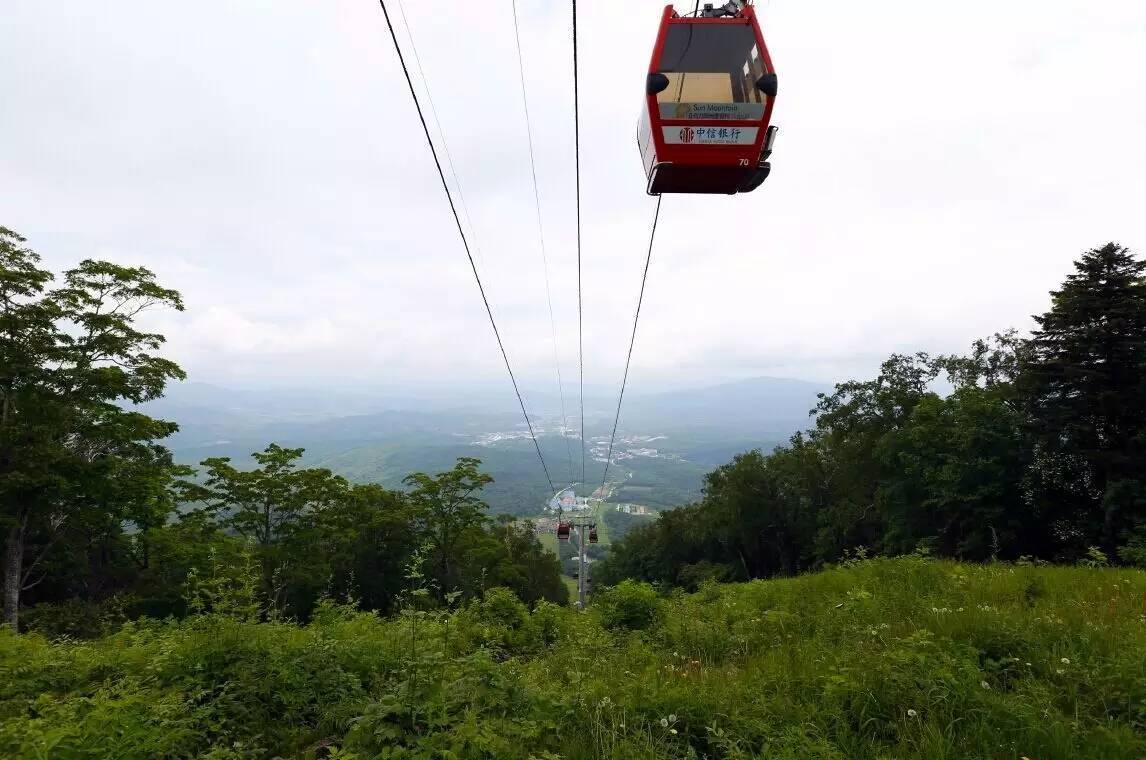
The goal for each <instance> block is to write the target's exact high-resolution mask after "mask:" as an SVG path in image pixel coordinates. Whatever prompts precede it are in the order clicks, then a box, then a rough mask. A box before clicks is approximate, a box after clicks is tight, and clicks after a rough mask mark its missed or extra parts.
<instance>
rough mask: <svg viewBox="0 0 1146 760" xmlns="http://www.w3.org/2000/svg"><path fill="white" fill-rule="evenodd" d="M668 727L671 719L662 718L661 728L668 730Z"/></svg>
mask: <svg viewBox="0 0 1146 760" xmlns="http://www.w3.org/2000/svg"><path fill="white" fill-rule="evenodd" d="M668 727H669V719H668V718H661V728H668Z"/></svg>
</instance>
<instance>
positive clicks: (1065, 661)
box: [1059, 657, 1070, 665]
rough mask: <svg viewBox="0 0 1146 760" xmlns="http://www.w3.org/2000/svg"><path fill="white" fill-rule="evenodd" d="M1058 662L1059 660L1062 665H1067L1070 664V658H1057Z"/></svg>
mask: <svg viewBox="0 0 1146 760" xmlns="http://www.w3.org/2000/svg"><path fill="white" fill-rule="evenodd" d="M1059 662H1061V663H1062V664H1063V665H1069V664H1070V660H1068V659H1067V658H1065V657H1063V658H1062V659H1061V660H1059Z"/></svg>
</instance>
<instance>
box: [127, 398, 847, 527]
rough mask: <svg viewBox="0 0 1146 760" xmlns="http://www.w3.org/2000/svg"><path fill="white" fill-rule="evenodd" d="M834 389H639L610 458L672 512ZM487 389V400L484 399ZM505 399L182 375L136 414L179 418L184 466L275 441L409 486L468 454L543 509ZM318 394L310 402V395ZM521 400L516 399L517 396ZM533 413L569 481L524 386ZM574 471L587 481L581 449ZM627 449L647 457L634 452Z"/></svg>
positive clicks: (595, 414)
mask: <svg viewBox="0 0 1146 760" xmlns="http://www.w3.org/2000/svg"><path fill="white" fill-rule="evenodd" d="M827 390H830V387H829V386H826V385H821V384H817V383H808V382H803V381H797V380H784V379H778V378H769V377H760V378H752V379H748V380H742V381H738V382H736V383H728V384H721V385H716V386H708V387H700V388H690V389H687V390H678V391H674V392H672V393H660V394H641V393H634V394H633V395H632V398H631V399H629V400H627V401H626V407H625V413H624V415H623V418H622V424H621V426H620V428H619V431H618V434H619V439H620V440H619V441H618V443H617V446H616V452H615V455H616V456H617V457H618V458H619V461H620V462H622V463H623V465H624V469H623V470H618V475H619V476H620V475H625V474H628V473H632V476H633V478H634V479H635V481H634V482H639V483H641V484H642V486H643V487H646V488H651V489H653V494H654V498H653V500H652V501H651V502H650V506H654V507H658V508H660V507H672V506H680V505H683V504H686V503H688V502H689V501H692V500H693V499H695V498H696V496H697V495H698V494H699V492H700V490H701V487H702V484H703V476H704V474H705V473H706V472H708V470H710V469H711V468H712V467H715V466H717V465H719V464H722V463H724V462H726V461H728V460H729V459H730V458H731V457H732V456H733V455H735V454H736V453H738V452H741V451H745V450H748V449H752V448H756V447H761V448H765V449H770V448H771V447H773V446H775V445H776V444H778V443H781V442H783V441H784V440H786V439H787V438H788V436H790V435H791V434H792V433H794V432H795V431H797V430H800V429H802V428H803V427H805V426H806V425H807V424H808V419H809V418H808V410H810V409H811V408H812V406H813V405H814V404H815V402H816V395H817V393H820V392H823V391H827ZM477 395H478V396H479V397H480V396H481V394H477ZM505 395H506V394H505V393H504V392H503V393H501V394H499V396H498V398H499V400H498V401H497V402H493V401H491V402H490V403H489V404H487V405H486V404H483V405H476V406H475V403H474V400H473V397H472V396H473V394H471V393H470V392H469V391H468V390H467V389H465V388H462V387H459V388H458V389H457V390H456V391H455V393H454V394H453V395H452V396H449V395H446V396H440V395H439V396H433V397H421V398H419V397H415V396H411V395H403V394H399V393H395V392H378V393H375V394H369V393H365V392H363V391H345V392H343V391H336V390H330V389H327V390H325V391H323V392H317V391H310V392H308V391H303V390H295V391H290V390H274V389H268V390H265V391H259V392H255V391H249V390H243V389H232V388H226V387H220V386H213V385H207V384H202V383H194V382H187V383H173V384H171V385H170V386H169V387H168V388H167V391H166V393H165V395H164V397H163V398H160V399H156V400H155V401H151V402H148V403H147V404H144V405H143V406H141V407H140V408H141V410H142V411H145V412H146V413H148V414H151V415H153V416H156V417H161V418H163V419H169V420H173V421H175V422H177V423H178V424H179V426H180V429H179V431H178V432H176V433H175V434H174V435H172V436H171V437H170V438H169V439H168V440H167V445H168V446H169V447H170V449H171V451H172V452H173V454H174V456H175V458H176V460H177V461H179V462H182V463H186V464H189V465H197V464H198V463H199V462H201V461H203V460H204V459H207V458H209V457H217V456H229V457H231V458H232V459H234V460H235V462H236V463H237V465H238V466H243V465H244V463H246V462H248V461H250V460H249V456H250V454H251V452H253V451H259V450H261V449H262V448H263V447H264V446H266V444H267V443H268V442H271V441H274V442H277V443H279V444H281V445H283V446H289V447H300V448H303V449H305V452H304V455H303V457H302V459H301V462H302V463H304V464H306V465H309V466H317V467H327V468H329V469H331V470H332V471H334V472H335V473H337V474H339V475H343V476H345V477H346V478H348V479H350V480H351V481H354V482H359V483H368V482H369V483H381V484H383V485H385V486H386V487H388V488H400V487H402V479H403V478H404V477H405V476H406V475H408V474H409V473H410V472H415V471H425V472H438V471H442V470H447V469H449V468H450V467H452V466H453V462H454V461H455V460H456V459H457V458H458V457H461V456H477V457H479V458H481V460H482V463H483V469H484V470H485V471H486V472H488V473H489V474H490V475H492V476H493V478H494V481H493V483H491V484H490V485H489V486H488V487H487V488H486V490H485V499H486V500H487V501H488V503H489V504H490V506H491V508H492V509H493V510H494V511H495V512H497V513H502V514H515V515H532V514H536V513H537V512H538V510H539V509H540V507H541V505H543V504H544V503H545V502H546V501H547V500H548V499H549V497H550V496H552V494H551V493H550V492H549V487H548V483H547V482H546V481H545V479H544V477H543V473H542V472H541V470H540V468H539V467H538V466H537V460H536V453H535V452H534V450H533V447H532V444H531V443H530V442H529V440H528V438H527V437H526V433H525V429H524V425H523V423H522V420H521V414H520V411H518V410H515V409H513V408H511V407H507V408H503V406H504V396H505ZM312 398H313V399H314V401H313V402H311V399H312ZM510 400H512V394H510ZM526 400H527V403H529V408H530V410H531V416H532V417H533V419H534V421H535V423H536V429H537V431H538V433H539V443H540V446H541V448H542V451H543V452H544V454H545V456H546V459H547V461H549V462H550V463H554V466H555V470H556V473H555V475H554V477H555V478H557V479H559V480H562V482H561V485H564V484H565V481H564V480H563V479H564V478H568V477H569V475H568V470H569V468H568V466H567V457H568V454H569V451H570V450H571V448H570V447H569V446H567V445H566V443H565V440H564V439H563V438H562V437H561V435H560V403H559V400H558V399H557V398H556V397H555V396H554V395H553V394H546V393H544V392H532V391H531V390H530V389H527V390H526ZM613 404H615V399H613V398H608V397H605V396H597V395H594V394H590V395H589V397H588V399H587V409H586V415H587V418H586V425H587V437H588V438H589V440H590V442H594V441H597V440H598V439H601V440H607V436H608V435H609V433H610V432H611V427H610V426H611V424H612V412H613V411H614V409H613V408H612V405H613ZM572 448H575V449H577V450H578V452H577V453H578V457H577V459H578V461H577V467H576V468H575V469H576V471H577V476H578V479H579V477H580V460H579V449H580V446H579V444H577V445H574V446H573V447H572ZM630 451H638V452H640V453H639V455H635V456H630V453H629V452H630ZM603 462H604V452H603V451H601V452H596V451H591V452H590V460H589V462H588V466H587V474H588V479H589V480H590V481H594V480H595V481H597V482H599V481H600V478H601V475H602V469H603Z"/></svg>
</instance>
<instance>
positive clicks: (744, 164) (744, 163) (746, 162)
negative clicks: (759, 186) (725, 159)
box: [740, 158, 748, 166]
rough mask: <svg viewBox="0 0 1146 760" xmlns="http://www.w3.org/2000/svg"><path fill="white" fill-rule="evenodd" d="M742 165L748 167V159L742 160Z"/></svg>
mask: <svg viewBox="0 0 1146 760" xmlns="http://www.w3.org/2000/svg"><path fill="white" fill-rule="evenodd" d="M740 165H741V166H748V159H747V158H742V159H740Z"/></svg>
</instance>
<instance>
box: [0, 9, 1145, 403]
mask: <svg viewBox="0 0 1146 760" xmlns="http://www.w3.org/2000/svg"><path fill="white" fill-rule="evenodd" d="M520 5H521V8H520V9H519V13H520V18H521V21H522V34H523V45H524V48H525V56H526V79H527V83H528V86H529V88H530V106H531V115H532V116H533V123H534V128H535V137H536V141H537V161H538V172H539V180H540V183H541V187H540V190H541V199H542V204H543V205H542V211H543V215H544V219H545V222H546V237H547V243H548V251H549V256H550V272H551V275H552V276H553V283H554V295H555V303H554V309H555V313H556V317H557V320H558V329H559V334H558V339H559V343H560V347H561V356H562V361H563V363H564V369H565V373H566V378H567V379H568V378H571V377H573V376H575V374H576V369H575V368H576V345H577V333H576V302H575V292H576V291H575V282H576V263H575V262H576V259H575V248H574V246H573V232H574V227H573V213H572V201H573V173H572V169H573V164H572V159H573V150H572V129H571V126H572V99H571V61H570V50H569V32H570V29H569V12H568V11H569V8H568V4H567V3H548V2H547V3H540V2H525V1H523V2H521V3H520ZM759 5H760V12H761V15H762V18H763V20H764V24H765V30H766V35H767V36H768V41H769V46H770V48H771V51H772V55H773V58H774V60H775V63H776V66H777V69H778V71H779V75H780V82H781V83H780V97H779V99H778V101H777V107H776V112H775V121H776V122H777V123H778V124H779V125H780V126H781V133H780V137H779V140H778V142H777V146H776V154H775V156H774V161H773V165H774V172H773V176H772V178H770V179H769V180H768V182H767V183H766V184H765V186H764V187H763V188H762V189H761V190H759V191H757V192H756V193H753V194H750V195H747V196H743V197H733V198H726V197H715V198H713V197H679V196H670V197H666V198H665V200H664V206H663V214H662V221H661V227H660V232H659V237H658V242H657V247H656V250H655V253H654V259H653V264H652V269H651V272H650V280H649V290H648V292H647V294H646V301H645V306H644V310H643V315H642V324H641V329H640V334H639V339H638V345H637V350H636V353H635V355H634V381H635V382H637V383H646V384H647V385H649V386H651V385H654V384H656V385H665V384H671V382H673V381H674V380H679V381H681V382H686V381H687V382H704V381H705V380H718V379H723V378H726V377H733V376H745V375H750V374H753V373H760V372H771V373H773V374H780V373H783V374H789V375H795V376H805V377H810V378H814V379H838V378H840V377H842V376H848V375H850V374H853V373H855V372H863V371H865V367H866V368H868V369H870V368H872V367H874V366H875V364H876V363H877V362H878V360H879V358H880V357H881V356H883V355H885V354H886V353H888V352H890V351H893V350H909V351H910V350H917V349H918V350H931V351H946V350H955V349H958V348H960V347H962V346H964V345H966V344H967V343H968V342H969V341H970V340H972V339H973V338H975V337H977V336H980V335H983V334H986V333H990V332H993V331H995V330H998V329H1002V328H1005V327H1008V326H1012V325H1014V326H1019V327H1024V326H1027V324H1029V321H1028V315H1030V314H1032V313H1035V312H1039V311H1042V310H1044V309H1045V308H1046V306H1047V300H1048V299H1047V291H1048V290H1049V289H1051V288H1052V287H1055V286H1056V285H1057V284H1058V283H1059V282H1060V281H1061V279H1062V278H1063V276H1064V275H1065V274H1066V273H1067V271H1068V270H1069V267H1070V261H1071V260H1072V259H1073V258H1074V257H1075V256H1077V254H1078V253H1079V252H1080V251H1081V250H1083V249H1085V248H1087V247H1091V246H1094V245H1098V244H1101V243H1103V242H1105V241H1106V240H1108V239H1115V240H1119V241H1120V242H1122V243H1124V244H1126V245H1129V246H1131V247H1133V248H1135V249H1136V250H1138V251H1139V252H1143V251H1144V250H1146V143H1143V141H1142V140H1141V135H1142V134H1144V133H1146V69H1144V68H1143V67H1142V66H1141V60H1140V55H1141V54H1140V51H1141V50H1142V49H1143V46H1144V45H1146V7H1144V6H1143V5H1142V4H1141V3H1140V2H1137V0H1109V2H1105V3H1101V4H1092V5H1090V6H1086V7H1085V8H1083V7H1081V6H1078V5H1077V4H1075V3H1069V2H1065V0H1045V1H1041V2H1035V1H1034V0H1022V1H1021V2H1012V3H1006V4H998V3H988V2H985V0H980V1H979V2H972V3H970V4H964V5H961V6H957V7H956V6H938V5H931V4H921V3H911V2H907V1H906V0H896V1H895V2H886V3H878V4H855V3H846V2H842V0H840V1H836V2H823V3H818V4H808V3H794V2H782V1H781V0H770V2H762V3H760V4H759ZM661 7H662V5H661V4H660V3H658V2H652V0H649V2H644V1H643V0H642V2H636V3H627V4H623V5H618V4H616V3H604V2H601V3H582V4H581V8H580V10H581V17H580V19H579V21H580V23H579V34H580V37H581V44H582V48H581V61H582V67H583V68H582V72H581V73H582V77H581V102H582V113H581V116H582V181H583V215H584V230H583V235H584V272H583V276H584V282H585V308H586V314H585V346H586V379H587V381H589V382H590V383H593V384H598V385H602V386H605V387H611V386H612V385H615V383H616V382H617V381H619V378H620V371H621V367H622V366H623V362H624V356H625V349H626V345H627V340H628V334H629V329H630V327H631V317H632V309H633V306H634V302H635V298H636V294H637V288H638V286H639V278H640V272H641V267H642V265H643V257H644V250H645V246H646V244H647V234H648V225H649V222H650V220H651V215H652V204H653V201H652V199H650V198H648V197H646V196H645V195H644V192H643V189H644V182H643V177H642V174H641V170H640V163H639V160H638V157H637V153H636V148H635V145H634V128H635V122H636V117H637V112H638V108H639V105H640V91H641V82H642V81H643V77H644V71H645V69H646V67H647V61H648V56H649V50H650V47H651V44H652V39H653V35H654V33H655V28H656V22H657V19H658V17H659V13H660V8H661ZM391 8H392V9H393V10H395V11H396V3H393V2H391ZM406 10H407V13H408V14H409V18H410V21H411V24H412V25H413V28H414V33H415V39H416V41H417V44H418V52H419V53H420V56H421V59H422V62H423V64H424V65H425V69H426V74H427V76H428V77H429V78H430V83H431V86H432V88H433V94H434V99H435V103H436V105H437V107H438V111H439V113H440V116H441V119H442V123H443V126H444V128H445V130H446V132H447V134H448V137H449V147H450V151H451V154H452V157H453V159H454V163H455V166H456V169H457V171H458V174H459V176H460V178H461V181H462V183H463V186H464V190H465V198H466V201H467V205H468V208H469V211H470V214H471V216H472V221H473V226H474V229H475V231H476V234H475V236H474V241H475V243H476V244H477V257H478V263H479V267H480V268H481V271H482V275H483V277H484V279H485V283H486V285H487V290H488V292H489V293H490V295H491V297H492V300H493V302H494V308H495V313H496V314H497V316H498V319H499V323H500V325H501V327H502V329H503V337H504V338H505V341H506V347H507V349H508V350H509V352H510V355H511V358H512V359H513V361H514V362H515V365H516V366H517V367H518V368H519V370H520V372H521V374H522V375H523V376H525V377H530V378H536V379H539V381H540V379H542V378H545V377H547V376H548V374H549V373H550V372H551V356H552V345H551V343H550V342H549V341H550V337H549V334H550V333H549V324H548V310H547V306H546V301H545V297H544V291H543V288H542V279H541V278H542V267H541V262H540V259H539V257H538V252H537V245H536V230H535V226H534V217H533V197H532V190H531V188H530V185H529V167H528V162H527V157H526V153H525V143H524V126H523V122H522V119H521V110H520V93H519V91H518V89H517V87H518V80H517V76H518V75H517V63H516V58H515V55H514V48H513V36H512V27H511V26H510V18H511V17H510V8H509V4H508V2H505V3H493V4H489V3H486V4H463V3H449V4H447V5H445V6H443V5H441V4H437V5H426V4H415V3H412V2H411V3H408V7H407V9H406ZM395 15H396V14H395ZM401 39H402V41H403V43H405V41H406V40H405V38H404V36H403V37H402V38H401ZM411 64H413V60H411ZM0 98H2V101H0V102H3V103H4V107H3V109H0V177H2V178H3V182H0V213H2V214H3V218H2V219H0V223H3V224H5V225H7V226H10V227H13V228H15V229H17V230H18V231H20V232H22V233H23V234H25V235H26V236H27V237H29V239H30V242H31V243H32V244H33V246H34V247H35V248H37V250H39V251H41V252H42V253H43V254H44V255H45V257H46V260H47V262H48V263H49V264H50V265H52V266H54V267H64V266H68V265H70V264H72V263H74V262H75V261H77V260H79V259H80V258H83V257H86V256H91V255H99V256H105V257H108V258H112V259H115V260H120V261H123V262H125V263H139V264H144V265H147V266H149V267H151V268H153V269H155V270H156V271H157V272H158V273H159V274H160V275H161V277H162V278H163V280H164V282H165V283H167V284H170V285H172V286H174V287H177V288H179V289H180V290H181V291H183V292H184V294H185V296H186V299H187V302H188V311H187V312H186V313H185V314H183V315H171V314H169V315H163V316H162V317H157V318H156V324H158V325H160V326H161V327H162V329H163V330H164V331H165V332H166V333H167V334H168V335H169V336H170V348H171V352H172V355H173V356H174V357H175V358H176V359H178V360H179V361H181V362H182V363H184V364H185V365H186V366H187V368H188V369H189V370H190V371H191V372H192V374H193V376H194V377H195V378H196V379H201V380H226V379H228V378H231V377H236V376H242V377H250V378H257V377H259V376H268V377H271V376H274V377H277V378H279V379H281V378H282V377H283V376H287V375H290V376H296V377H298V378H300V379H301V380H307V381H311V380H313V381H323V382H337V381H340V380H343V379H353V380H356V381H362V380H365V379H368V378H372V377H385V378H386V379H389V380H395V379H397V380H403V381H407V382H416V381H418V380H422V379H424V378H426V377H428V376H436V377H440V376H442V375H446V376H450V377H457V378H461V379H465V378H482V379H489V378H497V377H499V373H502V372H503V371H504V370H503V367H502V365H501V359H500V356H499V355H498V354H497V352H496V344H495V343H494V340H493V338H492V336H491V335H490V332H489V326H488V324H487V322H486V318H485V314H484V311H483V308H482V306H481V302H480V299H479V298H478V296H477V293H476V288H475V287H474V284H473V281H472V276H471V274H470V272H469V269H468V264H467V262H466V260H465V257H464V254H463V252H462V250H461V247H460V244H459V242H458V239H457V235H456V231H455V230H454V228H453V220H452V218H451V217H450V215H449V213H448V210H447V208H446V205H445V200H444V198H443V196H442V193H441V189H440V187H438V185H437V178H436V175H435V173H434V171H433V167H432V164H431V163H430V161H429V157H428V154H427V151H426V148H425V145H424V142H423V139H422V137H421V134H420V131H419V127H418V123H417V119H416V116H415V114H414V111H413V108H412V106H411V104H410V102H409V96H408V94H407V93H406V91H405V82H404V80H403V79H402V77H401V72H400V70H399V69H398V67H397V63H396V60H395V58H394V54H393V51H392V49H391V47H390V42H389V38H388V35H387V32H386V29H385V25H384V23H383V21H382V18H381V13H380V12H379V9H378V7H377V6H376V5H373V4H371V3H369V2H357V1H355V2H351V0H341V1H340V2H324V3H310V2H303V1H302V0H277V1H276V2H273V3H272V2H269V0H263V1H262V2H244V3H232V2H224V0H206V1H205V2H200V3H194V4H183V5H171V4H166V3H146V2H142V0H132V1H130V2H129V1H127V0H124V1H123V2H119V3H115V4H111V5H108V4H91V3H81V2H77V1H74V0H60V1H59V2H53V3H42V2H35V1H34V0H16V1H15V2H12V3H8V4H7V5H6V7H5V14H4V18H3V20H2V21H0Z"/></svg>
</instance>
